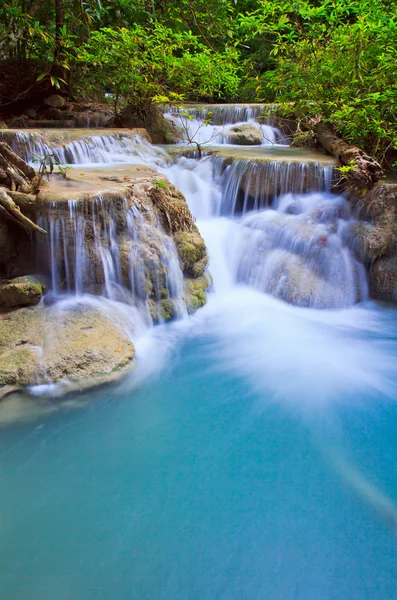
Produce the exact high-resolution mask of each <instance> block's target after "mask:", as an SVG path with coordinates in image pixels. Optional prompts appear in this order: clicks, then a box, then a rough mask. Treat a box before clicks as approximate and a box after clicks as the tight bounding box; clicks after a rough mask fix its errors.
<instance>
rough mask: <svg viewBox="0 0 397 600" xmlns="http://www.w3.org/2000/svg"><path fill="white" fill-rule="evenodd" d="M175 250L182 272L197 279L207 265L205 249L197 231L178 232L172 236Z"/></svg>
mask: <svg viewBox="0 0 397 600" xmlns="http://www.w3.org/2000/svg"><path fill="white" fill-rule="evenodd" d="M174 240H175V245H176V249H177V251H178V256H179V261H180V265H181V269H182V271H183V272H184V273H185V274H187V275H191V276H193V277H199V276H200V275H202V274H203V273H204V271H205V268H206V266H207V264H208V257H207V249H206V247H205V243H204V240H203V238H202V237H201V235H200V234H199V232H198V231H197V230H194V231H178V232H177V233H175V235H174Z"/></svg>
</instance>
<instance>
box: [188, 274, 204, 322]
mask: <svg viewBox="0 0 397 600" xmlns="http://www.w3.org/2000/svg"><path fill="white" fill-rule="evenodd" d="M209 285H210V278H209V276H208V275H202V276H201V277H198V278H197V279H190V278H188V279H185V302H186V307H187V311H188V313H189V314H192V313H194V312H196V310H197V309H199V308H201V307H202V306H204V305H205V303H206V302H207V293H206V291H207V289H208V287H209Z"/></svg>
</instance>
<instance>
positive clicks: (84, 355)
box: [0, 305, 135, 386]
mask: <svg viewBox="0 0 397 600" xmlns="http://www.w3.org/2000/svg"><path fill="white" fill-rule="evenodd" d="M123 329H124V331H125V324H124V326H123V323H122V322H121V321H120V322H119V323H118V324H116V323H115V322H113V321H112V320H111V319H110V318H109V317H108V316H106V315H104V314H103V313H102V312H100V311H99V310H97V309H94V308H91V307H88V306H84V305H78V306H76V307H75V308H74V309H73V310H63V309H62V308H59V306H56V305H55V306H54V307H43V306H39V307H35V308H22V309H20V310H17V311H14V312H11V313H8V314H6V315H0V385H18V386H29V385H38V384H45V383H50V382H61V381H69V380H70V381H80V380H84V379H87V378H92V377H105V376H106V375H109V374H111V373H113V372H114V371H117V370H120V369H122V368H124V367H127V366H130V365H132V361H133V358H134V354H135V350H134V346H133V344H132V343H131V342H130V340H129V339H128V338H127V337H126V334H125V333H124V331H123Z"/></svg>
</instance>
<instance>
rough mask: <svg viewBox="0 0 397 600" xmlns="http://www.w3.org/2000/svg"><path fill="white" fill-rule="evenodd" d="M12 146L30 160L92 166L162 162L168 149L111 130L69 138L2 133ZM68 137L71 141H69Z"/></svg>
mask: <svg viewBox="0 0 397 600" xmlns="http://www.w3.org/2000/svg"><path fill="white" fill-rule="evenodd" d="M0 136H1V137H4V139H5V140H6V141H7V143H8V144H9V145H10V146H11V148H12V149H13V150H14V152H16V153H17V154H19V156H21V157H22V158H23V159H24V160H26V161H27V162H29V163H34V161H35V160H37V159H41V158H43V157H44V156H46V155H51V156H54V157H55V158H56V159H57V161H58V162H59V163H60V164H67V165H77V164H78V165H91V164H96V165H98V164H108V163H129V164H142V163H145V164H151V165H161V164H163V163H164V160H165V156H166V155H165V152H164V151H162V150H161V149H160V148H156V147H154V146H153V145H152V144H150V143H149V142H148V141H147V140H145V139H144V138H143V137H142V136H140V135H138V134H128V133H123V132H109V133H104V134H97V135H85V134H83V136H82V137H79V138H78V139H75V140H73V139H70V135H68V133H66V134H65V137H64V140H62V135H60V136H57V135H56V134H55V135H54V134H53V132H51V133H50V134H42V133H39V132H27V131H17V132H13V134H12V135H11V134H10V132H7V131H5V132H4V133H1V132H0ZM68 140H69V141H68Z"/></svg>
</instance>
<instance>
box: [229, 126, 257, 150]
mask: <svg viewBox="0 0 397 600" xmlns="http://www.w3.org/2000/svg"><path fill="white" fill-rule="evenodd" d="M225 135H226V136H227V137H228V141H229V143H230V144H237V145H239V146H260V145H261V144H262V142H263V133H262V130H261V129H259V128H258V127H255V126H254V125H250V124H249V123H247V124H244V125H235V126H234V127H231V128H230V129H227V130H226V131H225Z"/></svg>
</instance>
